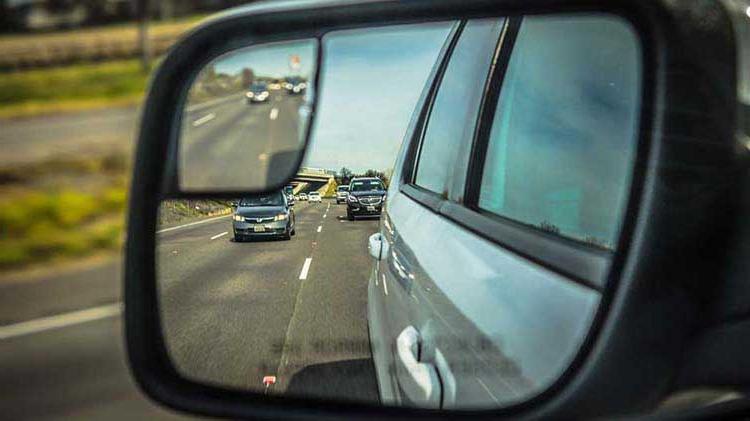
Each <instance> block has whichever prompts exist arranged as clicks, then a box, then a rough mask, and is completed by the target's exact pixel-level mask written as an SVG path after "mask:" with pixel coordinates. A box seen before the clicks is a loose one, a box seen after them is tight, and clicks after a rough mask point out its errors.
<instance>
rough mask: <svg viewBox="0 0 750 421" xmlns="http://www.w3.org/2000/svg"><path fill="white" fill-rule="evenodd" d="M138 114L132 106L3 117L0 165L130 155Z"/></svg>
mask: <svg viewBox="0 0 750 421" xmlns="http://www.w3.org/2000/svg"><path fill="white" fill-rule="evenodd" d="M138 116H139V110H138V108H137V107H134V106H131V107H115V108H106V109H101V110H91V111H82V112H76V113H61V114H56V115H42V116H37V117H28V118H17V119H0V127H2V130H0V148H2V151H3V153H2V154H0V167H4V166H13V165H20V164H29V163H36V162H39V161H44V160H48V159H59V158H61V157H62V158H64V157H80V156H81V154H85V155H86V156H97V155H112V154H124V155H126V156H129V155H130V154H131V153H132V152H133V150H134V141H133V140H134V139H135V134H136V129H137V123H138Z"/></svg>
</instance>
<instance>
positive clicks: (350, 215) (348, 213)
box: [346, 210, 354, 221]
mask: <svg viewBox="0 0 750 421" xmlns="http://www.w3.org/2000/svg"><path fill="white" fill-rule="evenodd" d="M346 219H348V220H350V221H353V220H354V215H352V213H351V212H349V211H348V210H347V211H346Z"/></svg>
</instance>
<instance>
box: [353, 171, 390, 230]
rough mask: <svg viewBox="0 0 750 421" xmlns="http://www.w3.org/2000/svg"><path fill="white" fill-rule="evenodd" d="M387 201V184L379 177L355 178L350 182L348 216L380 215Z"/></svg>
mask: <svg viewBox="0 0 750 421" xmlns="http://www.w3.org/2000/svg"><path fill="white" fill-rule="evenodd" d="M383 202H385V186H384V185H383V182H382V181H380V179H379V178H375V177H368V178H354V179H352V181H351V183H349V194H348V195H347V198H346V217H347V218H348V219H349V220H350V221H353V220H354V218H355V217H357V216H380V212H381V211H382V209H383Z"/></svg>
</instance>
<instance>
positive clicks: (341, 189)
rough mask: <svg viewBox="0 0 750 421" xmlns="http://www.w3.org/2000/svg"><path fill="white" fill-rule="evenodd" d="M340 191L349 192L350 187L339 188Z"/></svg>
mask: <svg viewBox="0 0 750 421" xmlns="http://www.w3.org/2000/svg"><path fill="white" fill-rule="evenodd" d="M337 190H338V191H349V186H339V187H338V189H337Z"/></svg>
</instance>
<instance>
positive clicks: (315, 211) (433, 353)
mask: <svg viewBox="0 0 750 421" xmlns="http://www.w3.org/2000/svg"><path fill="white" fill-rule="evenodd" d="M505 23H506V22H505V20H504V19H502V18H495V19H481V20H471V21H469V22H467V23H466V25H465V26H464V27H463V29H462V31H461V32H458V36H459V39H458V40H457V42H456V43H455V48H454V51H453V53H452V56H451V57H450V58H449V61H448V64H447V66H445V74H444V75H443V77H442V79H441V82H440V83H441V85H440V86H439V88H438V90H437V93H436V97H435V99H434V103H433V106H432V109H431V112H430V113H429V115H428V117H427V119H426V123H425V124H426V125H427V130H424V131H422V130H420V128H419V127H416V126H415V125H414V123H413V122H410V121H412V120H411V118H412V115H413V114H414V112H415V110H416V111H417V112H419V111H420V108H419V107H429V106H430V104H429V103H428V102H422V101H420V100H419V98H420V95H421V93H422V91H423V88H424V87H425V86H428V85H429V75H430V74H431V71H432V69H433V66H435V65H436V62H437V58H438V56H439V52H440V51H441V48H442V47H443V45H445V43H446V41H447V40H448V37H449V36H451V34H455V33H456V32H453V31H452V29H453V28H455V24H454V23H452V22H446V23H430V24H425V25H415V26H398V27H382V28H377V29H369V30H354V31H344V32H334V33H330V34H327V35H326V36H325V37H324V38H323V39H322V48H323V55H322V57H323V63H321V69H322V71H321V74H320V87H321V88H320V96H319V99H318V101H319V103H318V104H317V106H316V110H317V111H316V113H317V116H316V121H315V125H314V130H313V132H312V133H311V138H310V144H309V146H308V149H307V150H306V151H305V162H304V164H303V166H302V167H301V168H299V169H297V170H296V172H295V173H294V175H293V176H292V177H291V179H290V180H289V181H288V184H287V185H285V186H282V187H280V188H279V189H278V190H277V191H272V192H270V193H266V194H262V195H257V194H256V195H252V194H247V195H243V196H241V197H237V198H236V199H232V200H229V199H227V200H190V201H188V200H174V201H165V202H163V203H162V206H161V211H160V216H159V217H160V221H159V223H160V228H159V232H158V234H157V240H158V241H157V247H158V249H157V264H158V268H157V269H158V272H157V274H158V285H159V293H160V304H161V308H160V310H161V313H162V317H163V323H162V326H163V329H164V334H165V339H166V344H167V347H168V351H169V354H170V356H171V358H172V360H173V362H174V364H175V366H176V368H177V369H178V371H179V372H180V373H182V374H183V375H185V376H186V377H188V378H191V379H193V380H197V381H200V382H205V383H211V384H218V385H222V386H227V387H233V388H239V389H243V390H249V391H252V392H258V393H265V394H274V395H283V396H294V397H304V398H327V399H335V400H349V401H360V402H368V403H380V404H385V405H402V406H418V407H425V408H443V409H449V408H458V409H462V408H495V407H498V406H507V405H510V404H513V403H517V402H520V401H523V400H526V399H528V398H530V397H532V396H535V395H537V394H538V393H540V392H541V391H543V390H544V389H545V388H547V387H549V385H551V384H553V383H554V382H555V381H556V380H557V379H559V377H560V375H561V374H562V373H563V372H564V371H565V370H566V368H567V367H569V365H570V362H571V361H572V360H573V358H574V357H575V355H576V354H577V352H578V351H579V349H580V347H581V344H582V343H583V342H584V339H585V338H586V335H587V334H588V333H589V329H590V328H591V325H592V321H593V319H594V314H595V313H596V311H597V308H598V305H599V302H600V300H601V296H600V292H599V290H598V289H595V288H591V287H589V286H586V285H584V284H582V283H579V282H575V281H574V280H572V279H570V278H567V277H566V276H565V275H563V273H565V272H563V271H561V270H556V268H555V267H550V266H542V265H540V264H538V263H537V262H538V260H535V259H529V258H527V257H524V256H522V255H520V254H517V253H516V252H514V251H512V250H509V249H507V248H505V247H504V246H503V245H502V243H501V242H493V241H490V240H489V239H488V238H489V237H488V236H486V234H487V233H486V232H482V231H481V227H480V228H477V227H476V226H471V225H470V223H468V222H467V223H466V225H464V224H458V223H457V222H456V221H454V220H452V219H448V218H446V217H444V216H442V215H440V214H439V213H436V212H433V211H432V210H431V209H430V208H429V207H428V206H426V205H425V204H424V203H422V202H420V200H423V199H421V198H420V197H421V196H420V197H414V196H410V195H409V194H408V191H409V190H408V189H402V186H404V183H407V182H413V183H415V184H416V185H417V186H418V187H414V188H413V189H417V188H419V189H421V191H422V193H423V194H424V195H426V196H428V197H431V198H433V200H435V201H437V200H441V199H442V198H447V199H448V200H454V202H456V203H461V202H460V201H459V200H457V199H455V198H456V197H460V196H461V195H462V194H463V191H464V183H465V182H466V180H465V177H466V175H465V173H466V170H465V169H466V165H467V162H468V158H469V157H468V154H469V153H470V152H471V151H472V148H471V145H472V141H473V139H472V136H473V133H475V127H474V124H476V116H477V115H478V113H479V107H480V104H482V103H486V102H487V101H491V100H498V98H482V96H483V95H488V93H487V92H488V91H486V90H485V89H484V86H483V84H482V83H478V82H477V81H484V80H486V79H487V74H488V72H489V71H490V69H491V68H492V60H493V57H495V54H496V52H495V46H496V45H497V40H498V38H499V37H500V36H501V35H500V34H501V33H502V31H503V27H504V25H505ZM602 34H607V35H606V36H602ZM518 40H519V41H518V42H517V45H527V44H528V45H530V46H531V47H528V48H525V49H524V50H523V51H521V50H515V51H514V52H513V54H512V56H511V70H512V71H509V72H507V75H508V76H507V77H506V79H505V81H504V83H503V89H504V90H503V91H501V93H499V94H498V95H500V98H499V102H500V103H501V104H502V107H499V108H498V109H497V111H496V114H498V115H500V117H497V116H495V115H493V114H492V113H488V115H487V117H486V118H488V119H489V121H488V123H491V124H492V130H491V131H490V133H488V134H489V135H490V138H489V141H490V142H489V147H488V152H487V155H488V156H487V157H486V158H487V160H486V164H485V167H484V172H483V174H481V177H483V179H482V180H478V181H482V183H477V184H478V185H480V186H481V195H480V197H478V198H477V200H478V203H477V205H480V206H482V207H483V208H485V209H486V210H487V211H488V212H485V213H482V214H481V215H480V214H478V213H477V217H478V218H479V217H481V218H484V219H483V220H482V223H483V224H484V225H483V226H484V227H488V226H490V227H492V226H494V225H492V224H496V223H497V217H496V215H495V214H499V215H502V216H503V217H506V218H508V219H513V220H515V221H516V223H523V224H527V225H528V226H529V229H536V230H538V232H537V233H530V234H529V238H532V239H535V238H539V236H540V235H543V236H544V238H547V239H549V241H557V240H559V241H560V242H564V244H570V243H571V242H572V241H577V243H576V245H575V249H576V250H577V252H580V253H582V254H584V257H586V256H590V255H594V256H601V255H602V249H603V248H607V249H614V244H616V241H615V240H616V235H617V232H618V230H619V229H620V227H619V226H620V224H621V221H620V219H621V218H622V216H621V215H622V208H623V207H624V206H625V205H626V204H625V192H627V191H628V189H629V183H630V179H631V176H630V172H631V171H632V170H631V168H632V159H633V158H632V157H633V156H634V150H635V145H636V144H637V133H638V130H637V127H638V120H637V118H638V112H637V111H638V109H639V107H640V105H639V104H640V102H639V101H640V96H639V93H640V89H641V88H640V83H641V82H640V80H641V69H640V50H639V45H638V43H637V37H636V35H635V34H634V32H633V31H632V30H631V28H630V27H629V26H628V25H627V24H625V23H624V22H623V21H621V20H619V19H616V18H611V17H606V16H581V15H577V16H575V17H565V16H561V17H543V16H541V17H533V18H526V20H525V21H524V23H522V25H521V28H520V33H519V36H518ZM550 45H553V46H554V48H553V50H552V51H557V52H560V54H552V53H549V52H548V51H546V50H545V48H544V47H543V46H550ZM524 66H534V69H527V68H524ZM547 68H555V69H556V73H555V74H556V77H555V78H552V79H550V78H548V77H546V76H545V75H546V73H545V72H544V71H541V70H540V69H547ZM542 83H543V84H544V86H545V89H542V90H539V89H534V88H533V86H536V85H538V84H542ZM506 87H509V88H507V90H506ZM511 88H512V89H511ZM279 89H286V88H285V87H284V86H281V87H280V88H279ZM292 89H293V88H292ZM515 92H519V93H523V95H521V94H518V95H514V93H515ZM271 95H273V94H271ZM283 98H285V97H283ZM254 106H255V105H252V106H249V107H250V108H251V109H253V110H254V109H256V108H252V107H254ZM261 106H262V105H261ZM521 110H522V111H523V112H522V111H521ZM516 111H517V112H516ZM519 114H522V115H519ZM249 115H253V114H249ZM535 115H540V116H544V119H543V120H544V121H543V122H540V121H537V120H535V119H534V116H535ZM217 119H218V117H217ZM241 121H242V120H241V119H239V120H217V121H216V123H217V125H215V126H213V127H212V128H211V130H212V131H213V132H215V133H220V132H222V130H224V129H227V130H229V131H231V130H233V125H234V124H242V123H241ZM253 121H255V120H253ZM528 122H531V123H529V124H526V123H528ZM199 127H200V126H199ZM611 127H618V128H619V129H620V130H618V131H617V133H613V132H611V130H610V128H611ZM414 132H416V133H423V139H422V142H423V143H422V145H421V154H420V155H417V156H410V155H409V154H408V150H409V149H408V148H406V147H404V145H402V139H407V140H408V139H412V137H413V136H412V134H413V133H414ZM508 133H513V136H509V135H508ZM418 140H419V139H418ZM453 143H455V145H454V144H453ZM274 144H275V143H274ZM232 145H234V144H228V145H227V147H232ZM238 148H241V147H240V146H238ZM232 151H234V152H236V150H234V149H232ZM237 155H241V154H239V153H237ZM555 156H557V157H559V158H558V160H559V161H560V162H565V163H566V165H567V166H566V167H565V168H557V167H555V166H554V165H552V164H551V163H554V161H555ZM507 157H513V160H512V161H513V162H511V159H510V158H508V159H506V158H507ZM535 157H539V159H538V160H535ZM597 159H598V160H599V161H597ZM518 162H523V164H519V163H518ZM205 163H206V165H208V164H210V165H216V166H217V167H216V168H213V169H212V170H215V171H219V170H221V171H224V173H227V171H228V170H230V167H229V166H227V165H225V164H224V163H223V162H212V161H211V160H210V159H207V160H206V161H205ZM537 164H538V165H537ZM405 165H407V166H410V167H416V168H418V170H417V171H416V176H415V178H414V179H413V180H410V179H409V178H408V177H407V178H406V180H405V179H404V178H405V174H403V172H402V171H403V168H404V166H405ZM264 169H265V167H258V166H250V167H247V168H243V169H241V170H240V171H242V172H243V174H245V175H246V174H247V173H248V172H250V173H252V172H254V171H261V172H262V171H264ZM603 170H606V171H609V172H608V173H607V174H599V172H600V171H603ZM230 172H231V171H230ZM530 174H533V177H532V176H531V175H530ZM561 174H562V175H561ZM475 181H477V180H475ZM597 182H598V183H599V184H597ZM529 183H531V184H530V185H531V186H533V187H534V188H528V186H529ZM412 191H413V190H412ZM540 221H548V222H549V224H554V225H555V226H559V227H560V228H559V229H558V230H553V229H549V228H545V227H544V226H543V224H540V223H539V222H540ZM469 228H471V229H469ZM480 233H481V234H482V235H479V234H480ZM595 234H596V235H598V236H600V237H601V238H604V239H605V240H608V241H607V243H605V244H604V246H606V247H604V246H603V245H602V244H600V243H598V242H594V241H588V240H586V238H587V236H593V235H595ZM597 238H599V237H597ZM587 253H591V254H587ZM593 282H594V281H592V283H593Z"/></svg>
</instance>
